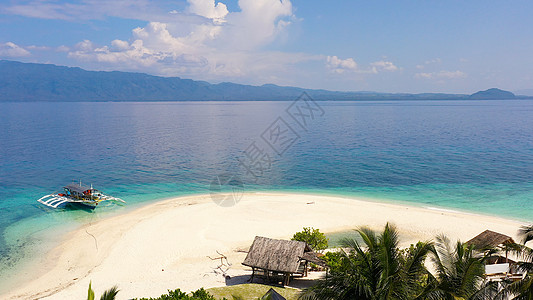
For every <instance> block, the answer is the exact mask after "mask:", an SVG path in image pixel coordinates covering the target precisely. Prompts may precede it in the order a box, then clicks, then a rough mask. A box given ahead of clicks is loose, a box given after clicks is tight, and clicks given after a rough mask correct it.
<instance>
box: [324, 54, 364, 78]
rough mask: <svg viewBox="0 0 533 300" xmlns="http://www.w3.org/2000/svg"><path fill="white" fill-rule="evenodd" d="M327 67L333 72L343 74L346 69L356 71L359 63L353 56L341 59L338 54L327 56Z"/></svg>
mask: <svg viewBox="0 0 533 300" xmlns="http://www.w3.org/2000/svg"><path fill="white" fill-rule="evenodd" d="M326 67H327V68H328V69H330V70H331V71H332V72H333V73H337V74H342V73H344V72H345V71H356V70H357V63H356V62H355V60H354V59H353V58H351V57H350V58H346V59H340V58H338V57H337V56H328V57H326Z"/></svg>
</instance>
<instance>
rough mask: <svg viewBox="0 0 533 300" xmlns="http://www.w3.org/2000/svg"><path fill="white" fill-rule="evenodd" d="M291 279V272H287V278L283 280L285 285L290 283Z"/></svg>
mask: <svg viewBox="0 0 533 300" xmlns="http://www.w3.org/2000/svg"><path fill="white" fill-rule="evenodd" d="M290 279H291V273H285V278H284V280H283V285H289V280H290Z"/></svg>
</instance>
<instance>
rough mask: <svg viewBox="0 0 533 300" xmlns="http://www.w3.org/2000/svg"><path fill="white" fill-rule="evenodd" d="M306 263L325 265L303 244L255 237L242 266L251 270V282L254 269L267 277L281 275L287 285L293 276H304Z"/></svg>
mask: <svg viewBox="0 0 533 300" xmlns="http://www.w3.org/2000/svg"><path fill="white" fill-rule="evenodd" d="M308 261H310V262H313V263H317V264H321V265H325V264H324V262H323V261H322V260H321V259H320V258H318V257H317V255H316V253H315V252H313V249H311V247H309V245H307V243H305V242H300V241H289V240H276V239H270V238H266V237H262V236H256V237H255V239H254V242H253V243H252V246H251V247H250V250H249V251H248V255H246V258H245V259H244V262H243V263H242V264H243V265H245V266H248V267H251V268H252V270H253V273H252V280H253V276H254V274H255V271H256V269H259V270H263V272H265V274H266V275H267V277H268V276H270V274H276V273H280V274H283V275H285V279H284V282H286V283H288V277H290V276H291V275H293V274H300V275H302V276H305V275H306V267H307V262H308Z"/></svg>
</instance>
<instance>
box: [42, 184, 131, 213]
mask: <svg viewBox="0 0 533 300" xmlns="http://www.w3.org/2000/svg"><path fill="white" fill-rule="evenodd" d="M63 190H64V192H63V193H57V194H50V195H46V196H44V197H42V198H41V199H39V200H37V201H39V202H40V203H42V204H44V205H46V206H49V207H52V208H57V207H59V206H60V205H67V204H80V205H84V206H87V207H89V208H92V209H94V208H96V207H97V206H98V204H99V203H100V202H102V201H117V202H122V203H125V202H126V201H124V200H122V199H120V198H115V197H111V196H108V195H105V194H104V193H102V192H100V191H99V190H97V189H93V186H92V185H91V186H90V187H89V186H83V185H82V184H81V181H80V183H79V184H78V183H72V184H69V185H67V186H65V187H64V188H63Z"/></svg>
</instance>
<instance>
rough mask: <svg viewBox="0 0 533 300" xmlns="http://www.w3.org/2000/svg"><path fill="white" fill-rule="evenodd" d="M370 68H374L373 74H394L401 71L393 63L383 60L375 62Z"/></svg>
mask: <svg viewBox="0 0 533 300" xmlns="http://www.w3.org/2000/svg"><path fill="white" fill-rule="evenodd" d="M370 66H371V67H372V69H371V70H372V73H378V72H379V71H389V72H394V71H398V70H399V68H398V67H397V66H395V65H394V64H393V63H392V62H390V61H383V60H382V61H376V62H373V63H371V64H370Z"/></svg>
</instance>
